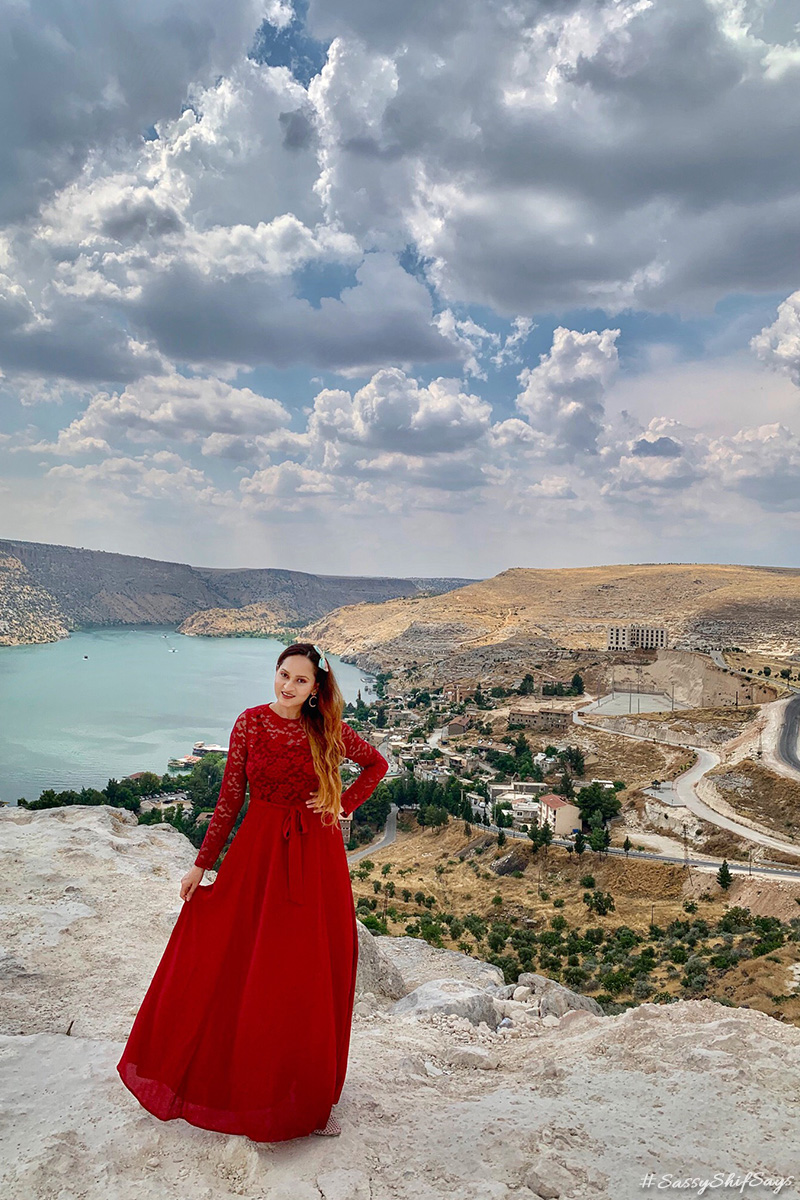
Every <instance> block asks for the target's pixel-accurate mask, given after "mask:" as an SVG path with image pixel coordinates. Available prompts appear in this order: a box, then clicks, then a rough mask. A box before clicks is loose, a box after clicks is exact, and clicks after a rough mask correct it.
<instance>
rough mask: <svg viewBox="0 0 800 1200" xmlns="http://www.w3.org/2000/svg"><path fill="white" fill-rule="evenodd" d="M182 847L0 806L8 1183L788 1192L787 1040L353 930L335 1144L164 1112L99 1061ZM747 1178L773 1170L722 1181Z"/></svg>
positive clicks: (127, 1191)
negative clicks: (259, 1138)
mask: <svg viewBox="0 0 800 1200" xmlns="http://www.w3.org/2000/svg"><path fill="white" fill-rule="evenodd" d="M193 857H194V850H193V848H192V846H191V845H190V843H189V842H188V840H187V839H186V838H184V837H183V836H182V835H181V834H179V833H178V832H177V831H175V830H174V829H172V828H171V827H169V826H143V825H138V824H137V823H136V820H135V817H133V816H132V815H130V814H128V813H126V812H123V811H120V810H118V809H113V808H110V807H107V806H104V807H98V808H89V807H75V808H60V809H59V808H56V809H48V810H43V811H37V812H28V811H25V810H21V809H5V810H0V861H2V864H3V869H2V891H3V902H2V906H0V995H1V996H2V1001H1V1002H0V1019H1V1020H2V1026H1V1027H0V1105H1V1106H2V1120H1V1122H0V1128H2V1135H1V1136H2V1141H3V1143H4V1149H3V1151H2V1155H0V1185H2V1194H3V1195H7V1196H9V1197H11V1196H13V1197H14V1198H15V1200H101V1198H102V1200H151V1198H152V1200H156V1198H158V1200H164V1198H165V1197H168V1198H171V1197H175V1198H176V1200H178V1198H180V1200H184V1198H189V1197H191V1198H192V1200H233V1198H234V1197H236V1198H237V1200H241V1198H250V1197H252V1198H253V1200H255V1198H258V1200H389V1198H392V1200H443V1198H444V1197H452V1198H458V1200H536V1197H541V1198H543V1200H557V1198H563V1200H572V1198H575V1200H578V1198H579V1197H596V1198H598V1200H599V1198H603V1200H605V1198H607V1197H614V1198H615V1200H627V1198H628V1197H631V1198H632V1197H641V1196H643V1195H646V1194H647V1193H648V1191H649V1190H653V1191H656V1190H662V1189H666V1190H669V1191H672V1190H673V1189H675V1188H676V1187H677V1186H678V1184H680V1183H682V1182H684V1181H686V1180H691V1179H692V1178H694V1180H695V1183H694V1184H693V1185H692V1184H690V1185H689V1187H686V1188H681V1189H680V1190H682V1191H683V1192H684V1194H686V1193H687V1192H688V1194H690V1195H694V1194H704V1192H703V1190H702V1181H703V1180H709V1181H713V1179H714V1177H715V1173H716V1172H719V1173H720V1175H721V1177H722V1178H724V1177H725V1176H727V1177H728V1180H729V1182H728V1183H727V1185H726V1186H725V1187H723V1186H721V1185H717V1187H715V1188H711V1187H710V1184H708V1185H706V1186H707V1188H709V1189H710V1190H711V1191H712V1192H713V1191H717V1190H718V1191H721V1192H722V1194H725V1195H730V1194H737V1195H741V1194H748V1195H752V1196H762V1195H770V1194H772V1195H774V1194H779V1195H782V1196H797V1195H798V1194H799V1193H798V1182H797V1180H798V1179H800V1170H798V1169H797V1162H798V1154H797V1145H798V1142H799V1141H800V1138H798V1134H800V1030H798V1029H796V1028H795V1027H793V1026H790V1025H783V1024H781V1023H780V1022H779V1021H776V1020H774V1019H773V1018H771V1017H768V1016H766V1015H765V1014H763V1013H760V1012H756V1011H754V1010H749V1009H731V1008H726V1007H723V1006H720V1005H719V1004H717V1003H715V1002H713V1001H710V1000H701V1001H696V1000H692V1001H681V1002H679V1003H676V1004H672V1005H666V1006H660V1005H654V1004H643V1005H641V1006H640V1007H639V1008H636V1009H633V1010H630V1011H628V1012H626V1013H624V1014H622V1015H620V1016H616V1017H605V1016H602V1015H599V1014H598V1012H597V1010H596V1005H594V1003H593V1002H592V1001H591V1000H589V999H588V998H586V997H579V996H575V995H574V994H573V993H571V992H568V991H567V990H566V989H564V988H561V987H559V985H557V984H553V983H552V982H551V981H548V980H546V979H544V978H543V977H542V976H538V975H534V974H530V975H525V976H522V977H521V978H520V980H518V981H516V982H515V983H514V984H512V985H507V984H505V983H504V982H503V980H502V979H501V977H500V973H499V971H498V970H497V969H496V968H495V967H493V966H491V965H488V964H485V963H480V962H478V961H477V960H475V959H472V958H469V957H466V956H463V955H460V954H457V953H454V952H453V951H446V950H437V949H434V948H432V947H429V946H428V945H427V944H426V943H425V942H422V941H419V940H416V939H412V938H380V937H379V938H373V937H372V935H371V934H370V933H369V932H368V930H366V929H365V928H364V927H363V926H360V927H359V939H360V954H359V978H358V987H357V996H356V1007H355V1011H354V1015H353V1031H352V1040H351V1050H350V1064H349V1070H348V1076H347V1082H346V1084H345V1088H344V1092H343V1094H342V1098H341V1101H340V1103H339V1105H338V1106H337V1109H336V1111H337V1114H338V1115H339V1119H340V1121H341V1124H342V1128H343V1132H342V1135H341V1136H340V1137H338V1138H320V1137H314V1136H310V1137H307V1138H298V1139H295V1140H294V1141H291V1142H282V1143H274V1144H258V1143H254V1142H252V1141H250V1140H249V1139H248V1138H246V1137H238V1136H233V1137H231V1136H227V1135H223V1134H217V1133H213V1132H209V1131H206V1130H201V1129H196V1128H194V1127H193V1126H191V1125H189V1124H187V1123H186V1122H185V1121H183V1120H176V1121H171V1122H166V1123H165V1122H160V1121H158V1120H157V1119H156V1118H155V1117H153V1116H151V1115H150V1114H149V1113H148V1112H146V1111H145V1110H144V1109H142V1108H141V1107H140V1106H139V1104H138V1103H137V1101H136V1100H135V1099H134V1097H133V1096H132V1095H131V1094H130V1093H129V1092H127V1091H126V1090H125V1088H124V1087H123V1086H122V1084H121V1083H120V1081H119V1078H118V1076H117V1074H116V1071H115V1063H116V1062H117V1060H118V1058H119V1055H120V1053H121V1051H122V1045H123V1042H124V1040H125V1038H126V1036H127V1033H128V1030H129V1029H130V1025H131V1023H132V1021H133V1017H134V1015H135V1013H136V1010H137V1006H138V1004H139V1002H140V1000H141V997H142V996H143V994H144V992H145V990H146V988H147V986H148V983H149V981H150V979H151V977H152V973H153V971H154V970H155V967H156V965H157V962H158V960H159V958H160V955H161V953H162V951H163V948H164V945H165V944H166V940H167V938H168V936H169V932H170V929H171V928H172V924H173V922H174V920H175V919H176V917H177V915H178V912H179V911H180V905H181V903H182V902H181V900H180V898H179V881H180V878H181V876H182V875H183V874H184V873H185V871H186V870H187V869H188V867H189V866H190V865H191V863H192V860H193ZM308 986H309V987H313V986H314V981H313V979H309V981H308ZM748 1171H749V1172H753V1173H755V1174H756V1175H758V1174H759V1173H760V1175H761V1176H762V1177H764V1178H765V1180H766V1182H764V1183H762V1184H761V1186H760V1187H756V1186H755V1185H754V1182H753V1177H752V1176H751V1177H750V1182H749V1183H745V1184H743V1185H742V1187H743V1188H744V1191H742V1187H739V1188H738V1190H737V1185H736V1180H737V1179H740V1180H744V1179H745V1178H746V1173H747V1172H748ZM793 1171H794V1178H793V1179H792V1178H791V1177H792V1176H793ZM650 1173H652V1175H651V1174H650ZM648 1178H649V1179H650V1182H649V1184H648V1183H647V1182H646V1181H647V1179H648ZM781 1179H782V1180H783V1182H782V1183H781V1182H780V1181H781ZM643 1180H644V1181H645V1184H644V1185H643V1182H642V1181H643ZM790 1180H791V1181H790ZM728 1189H730V1190H728Z"/></svg>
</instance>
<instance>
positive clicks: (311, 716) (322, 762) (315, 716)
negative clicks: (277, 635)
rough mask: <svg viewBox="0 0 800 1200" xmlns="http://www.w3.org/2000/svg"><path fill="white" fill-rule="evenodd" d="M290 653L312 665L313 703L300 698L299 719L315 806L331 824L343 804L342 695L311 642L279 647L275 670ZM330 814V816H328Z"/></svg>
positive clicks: (329, 666)
mask: <svg viewBox="0 0 800 1200" xmlns="http://www.w3.org/2000/svg"><path fill="white" fill-rule="evenodd" d="M290 654H302V655H303V656H304V657H305V658H307V659H308V660H309V662H310V663H311V664H312V665H313V667H314V674H315V676H316V678H315V682H316V684H317V694H316V697H315V699H316V701H317V702H316V704H315V705H310V704H309V703H308V699H306V700H304V701H303V706H302V708H301V709H300V720H301V721H302V723H303V728H304V729H305V731H306V733H307V734H308V744H309V746H310V747H311V757H312V759H313V762H314V770H315V771H316V772H317V776H318V778H319V788H318V791H319V795H318V797H317V807H318V810H319V811H320V813H321V815H322V822H323V824H324V825H334V824H335V823H336V822H337V821H338V820H339V813H340V812H341V807H342V776H341V774H340V771H339V764H340V763H341V761H342V759H343V758H344V757H345V752H346V747H345V744H344V741H343V739H342V713H343V712H344V696H343V695H342V693H341V691H340V690H339V685H338V683H337V682H336V677H335V676H334V674H333V670H332V669H331V665H330V659H328V657H327V655H326V661H327V663H328V670H327V671H325V670H320V667H319V654H318V653H317V651H316V650H315V649H314V647H313V646H312V644H311V643H310V642H294V643H293V644H292V645H291V646H287V647H286V649H285V650H281V652H280V654H279V655H278V661H277V662H276V664H275V670H276V671H277V669H278V667H279V666H280V665H281V663H282V662H283V660H284V659H285V658H288V657H289V655H290ZM328 816H330V819H327V818H328Z"/></svg>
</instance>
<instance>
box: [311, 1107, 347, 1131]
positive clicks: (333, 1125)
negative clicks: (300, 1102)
mask: <svg viewBox="0 0 800 1200" xmlns="http://www.w3.org/2000/svg"><path fill="white" fill-rule="evenodd" d="M313 1132H314V1133H321V1134H322V1135H323V1136H324V1137H338V1136H339V1134H340V1133H341V1132H342V1127H341V1125H340V1124H339V1122H338V1121H337V1120H336V1117H335V1116H334V1115H333V1113H331V1115H330V1116H329V1117H328V1123H327V1125H326V1126H325V1128H324V1129H314V1130H313Z"/></svg>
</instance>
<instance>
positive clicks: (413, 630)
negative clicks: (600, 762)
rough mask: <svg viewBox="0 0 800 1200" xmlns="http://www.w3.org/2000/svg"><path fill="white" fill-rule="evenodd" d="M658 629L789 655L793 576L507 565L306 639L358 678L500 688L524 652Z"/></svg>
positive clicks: (797, 578)
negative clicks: (622, 628)
mask: <svg viewBox="0 0 800 1200" xmlns="http://www.w3.org/2000/svg"><path fill="white" fill-rule="evenodd" d="M634 621H637V622H642V623H645V624H654V625H664V626H666V628H667V630H668V631H669V635H670V645H672V646H678V647H681V648H684V649H695V648H699V647H702V646H705V645H711V646H732V645H735V646H740V647H742V648H743V649H751V650H755V649H762V648H769V649H770V650H771V652H772V653H774V654H782V655H790V654H795V653H797V651H798V649H799V648H800V570H795V569H789V568H779V567H742V566H720V565H717V564H697V563H689V564H685V563H669V564H653V563H641V564H634V565H631V566H625V565H622V566H609V567H578V568H573V567H570V568H564V569H559V570H541V569H536V568H528V567H512V568H510V569H509V570H507V571H501V572H500V574H499V575H495V576H494V577H493V578H491V579H483V580H479V581H477V582H475V583H471V584H468V585H467V586H465V587H460V588H458V589H457V590H455V591H450V592H448V593H446V594H445V595H438V596H429V597H425V598H414V597H412V598H399V599H395V600H389V601H386V602H385V603H383V604H379V605H369V606H367V605H358V606H351V607H347V608H340V609H338V610H337V611H336V612H333V613H330V614H329V615H328V616H327V617H325V618H324V619H322V620H320V621H317V622H316V623H315V624H313V625H312V626H310V627H308V628H307V629H306V631H305V633H306V635H307V636H309V637H313V640H314V641H319V642H320V643H321V644H324V645H326V646H328V647H329V648H330V649H331V650H332V651H333V652H334V653H336V654H344V655H348V656H352V657H353V658H354V659H355V661H357V662H358V664H359V666H361V667H362V668H364V669H365V670H375V669H376V668H378V667H380V668H381V669H383V670H392V671H395V672H397V673H400V672H402V671H404V670H406V669H408V668H411V669H412V670H413V671H414V676H413V677H414V679H415V680H416V679H419V680H423V679H426V680H427V679H429V678H430V679H431V680H433V679H434V678H435V679H436V680H438V681H442V680H447V679H459V678H470V677H472V678H475V679H487V678H492V679H501V678H502V677H503V673H504V672H505V673H506V674H507V678H508V680H509V681H510V680H513V679H514V678H516V677H518V676H519V674H520V668H521V666H522V665H523V664H524V662H525V659H526V656H529V655H530V654H532V653H533V654H535V653H537V652H539V653H542V652H546V651H548V650H553V649H555V648H556V647H566V648H573V649H580V648H586V649H595V650H596V649H604V648H605V645H606V630H607V628H608V626H609V624H611V623H617V622H618V623H625V622H634Z"/></svg>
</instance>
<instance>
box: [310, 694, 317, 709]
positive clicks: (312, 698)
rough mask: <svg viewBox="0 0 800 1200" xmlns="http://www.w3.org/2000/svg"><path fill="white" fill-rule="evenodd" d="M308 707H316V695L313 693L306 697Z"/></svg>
mask: <svg viewBox="0 0 800 1200" xmlns="http://www.w3.org/2000/svg"><path fill="white" fill-rule="evenodd" d="M308 707H309V708H316V707H317V699H316V695H315V694H314V692H312V693H311V695H310V696H309V697H308Z"/></svg>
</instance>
